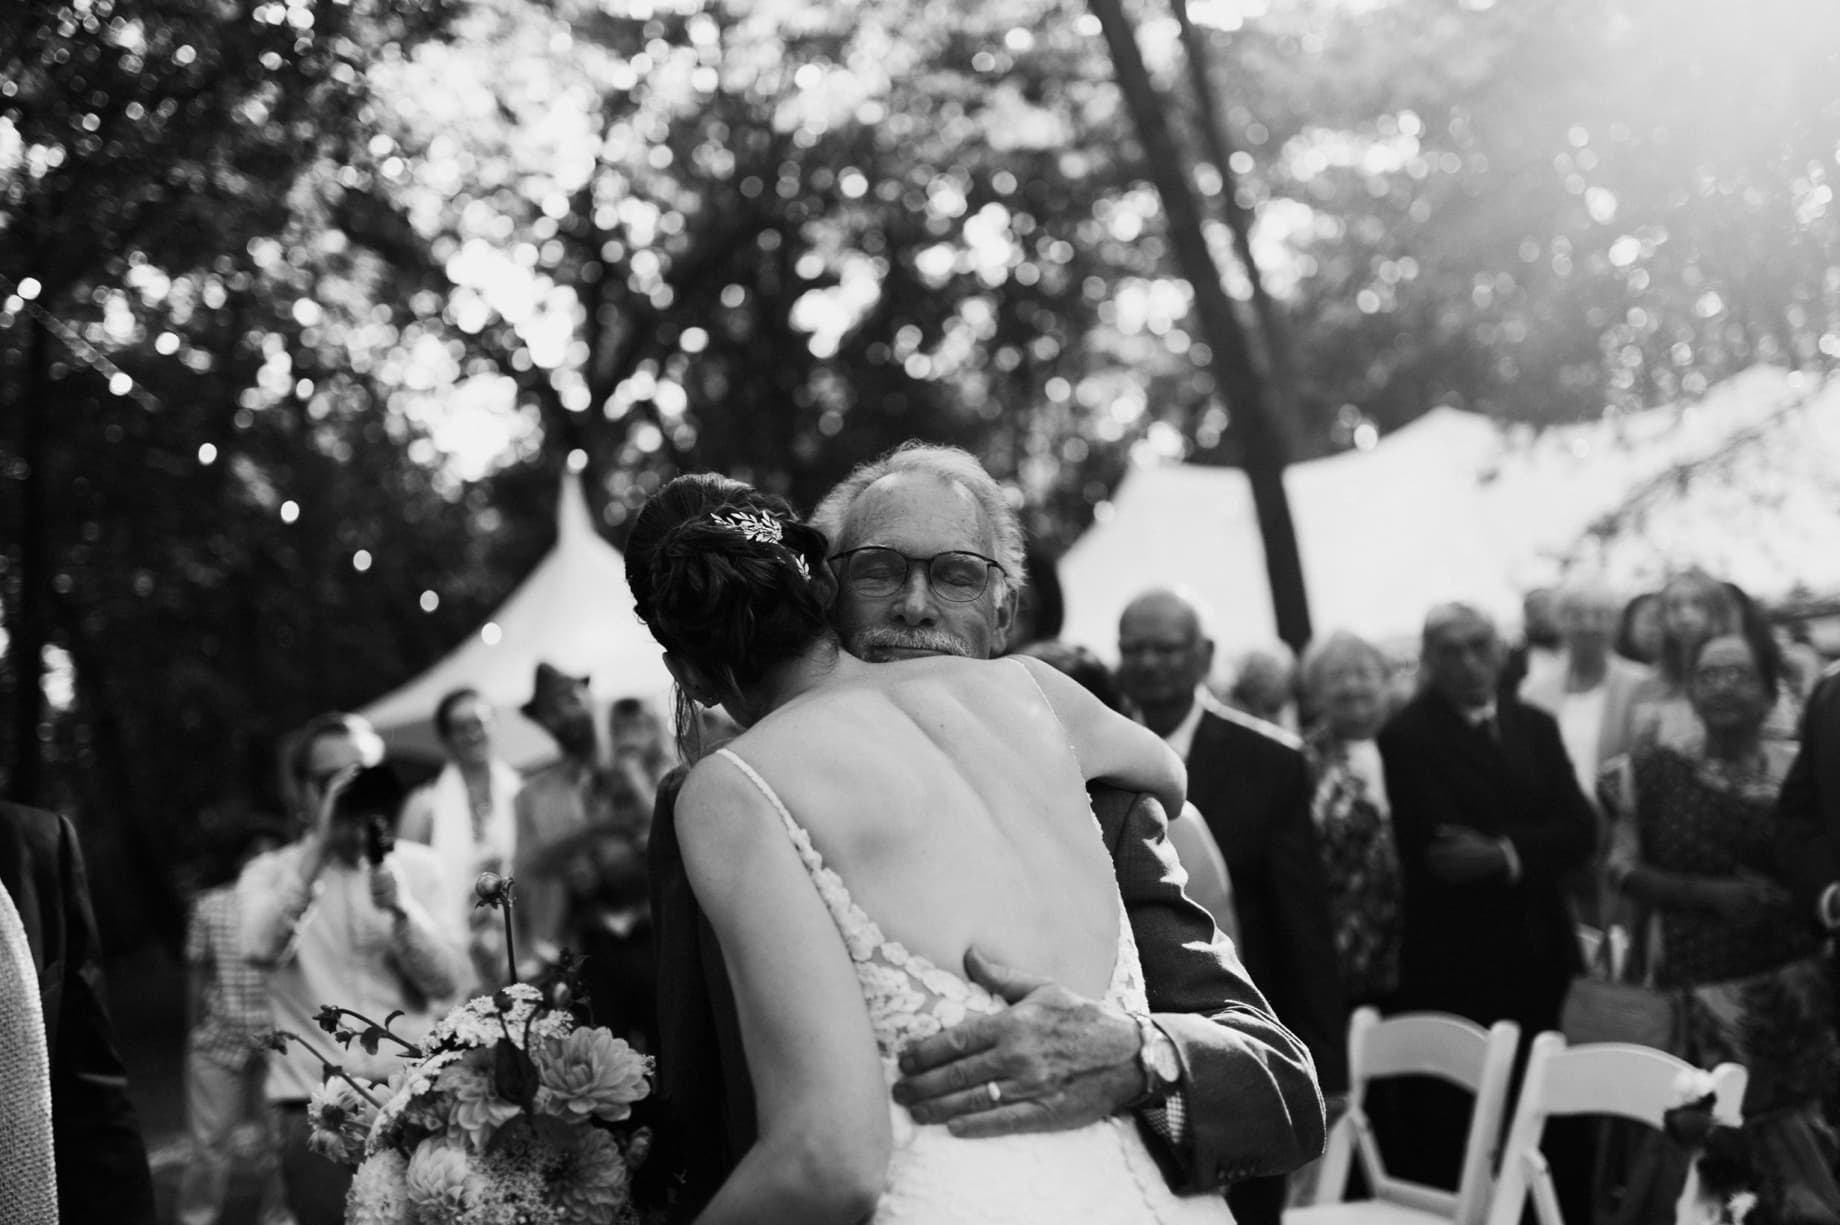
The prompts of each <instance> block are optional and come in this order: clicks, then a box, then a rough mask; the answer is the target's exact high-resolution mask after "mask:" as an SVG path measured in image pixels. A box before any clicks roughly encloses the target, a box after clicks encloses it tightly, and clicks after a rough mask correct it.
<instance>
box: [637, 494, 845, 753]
mask: <svg viewBox="0 0 1840 1225" xmlns="http://www.w3.org/2000/svg"><path fill="white" fill-rule="evenodd" d="M826 549H827V545H826V542H825V539H824V534H823V533H822V532H820V531H818V530H817V529H816V528H811V527H806V526H805V525H804V524H802V523H800V522H799V521H798V519H797V517H796V516H794V514H793V513H792V507H791V506H789V505H788V504H787V503H786V501H785V499H783V498H776V497H774V496H772V495H771V494H765V493H761V492H760V491H759V490H757V489H755V488H753V487H752V486H750V485H744V484H742V483H741V482H740V481H735V480H730V479H729V478H728V477H725V476H717V475H715V474H713V473H698V474H695V475H691V476H680V477H677V478H675V479H674V480H672V481H670V482H669V483H667V484H666V485H665V486H664V488H662V489H660V490H659V491H658V492H657V493H656V494H654V495H652V497H651V499H650V500H649V501H647V502H646V504H645V506H644V507H643V508H642V509H641V510H640V511H639V515H638V518H636V519H635V520H634V521H633V527H632V532H631V534H630V535H628V537H627V538H626V583H627V586H629V587H630V588H632V595H633V603H634V605H635V606H636V608H637V610H638V613H639V619H640V620H641V621H644V622H645V624H646V628H648V629H650V630H651V631H652V637H654V638H656V639H657V640H658V645H660V646H662V647H663V648H664V649H665V650H667V651H669V652H671V653H672V654H673V655H676V656H678V657H679V658H681V659H684V660H687V661H689V662H690V663H693V664H695V665H696V666H697V667H698V668H700V669H701V670H702V671H704V672H705V673H707V674H708V675H710V676H712V677H717V678H721V679H724V680H726V681H728V682H729V683H730V684H731V685H732V686H733V687H734V688H736V689H738V690H739V689H745V688H747V687H748V686H750V685H752V684H754V683H755V682H757V681H759V680H760V679H761V677H763V676H764V675H766V673H767V672H769V671H771V670H772V669H773V667H774V666H775V665H777V664H780V663H782V662H784V661H785V660H788V659H791V658H793V657H794V656H796V655H798V654H799V653H800V652H801V651H803V650H804V649H805V648H806V647H808V646H809V645H810V644H811V643H812V641H813V640H815V639H817V638H818V637H820V636H821V635H823V634H825V633H827V632H829V622H828V620H827V618H826V616H825V609H826V606H827V604H828V597H829V595H830V582H829V579H830V576H829V572H828V571H827V570H826V568H825V560H824V556H825V552H826ZM683 713H684V712H683V711H681V710H680V712H679V723H680V725H681V724H682V722H683ZM685 730H686V729H685V728H683V727H682V726H680V727H679V729H678V731H679V735H680V736H681V735H682V734H683V733H684V731H685Z"/></svg>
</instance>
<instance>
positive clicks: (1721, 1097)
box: [1488, 1033, 1750, 1225]
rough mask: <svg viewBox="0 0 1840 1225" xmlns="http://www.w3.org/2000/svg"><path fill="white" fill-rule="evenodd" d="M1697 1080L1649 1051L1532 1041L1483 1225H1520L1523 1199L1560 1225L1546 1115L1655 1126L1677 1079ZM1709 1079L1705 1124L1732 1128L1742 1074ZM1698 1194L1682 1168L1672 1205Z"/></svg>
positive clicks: (1675, 1101)
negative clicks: (1683, 1181)
mask: <svg viewBox="0 0 1840 1225" xmlns="http://www.w3.org/2000/svg"><path fill="white" fill-rule="evenodd" d="M1704 1075H1706V1074H1705V1073H1703V1072H1701V1071H1700V1069H1699V1068H1697V1067H1695V1066H1694V1065H1693V1064H1690V1063H1688V1062H1687V1061H1686V1060H1684V1059H1680V1058H1677V1057H1675V1056H1673V1055H1670V1054H1668V1053H1667V1052H1666V1051H1659V1050H1656V1049H1655V1048H1654V1047H1650V1046H1635V1045H1633V1044H1630V1043H1624V1042H1591V1043H1586V1044H1585V1045H1583V1046H1574V1047H1569V1048H1568V1047H1567V1046H1566V1043H1565V1039H1564V1037H1562V1036H1561V1035H1559V1034H1556V1033H1544V1034H1541V1035H1540V1036H1539V1037H1537V1038H1535V1039H1534V1040H1533V1050H1532V1053H1531V1054H1530V1055H1529V1056H1528V1058H1527V1074H1526V1075H1525V1076H1524V1077H1523V1078H1522V1080H1521V1092H1520V1100H1519V1101H1518V1103H1517V1104H1516V1105H1515V1108H1514V1123H1513V1125H1512V1126H1511V1127H1510V1128H1509V1129H1508V1140H1507V1144H1506V1146H1505V1147H1504V1148H1503V1150H1502V1158H1501V1169H1500V1172H1499V1173H1498V1174H1497V1176H1496V1183H1495V1196H1494V1199H1493V1201H1492V1202H1491V1203H1490V1205H1489V1214H1488V1225H1520V1220H1521V1212H1522V1209H1523V1208H1524V1206H1525V1204H1526V1200H1527V1198H1528V1197H1529V1196H1532V1198H1533V1204H1534V1211H1535V1213H1536V1215H1537V1216H1538V1218H1539V1222H1540V1225H1565V1223H1564V1218H1563V1217H1562V1216H1561V1215H1560V1212H1559V1200H1558V1196H1557V1194H1556V1193H1555V1192H1554V1189H1553V1181H1552V1171H1551V1169H1550V1168H1549V1167H1548V1166H1547V1164H1546V1159H1545V1157H1544V1156H1542V1155H1541V1152H1540V1140H1541V1137H1542V1136H1543V1135H1544V1134H1545V1131H1546V1120H1547V1119H1548V1118H1551V1117H1552V1116H1553V1115H1576V1114H1592V1115H1613V1116H1616V1117H1618V1118H1624V1119H1633V1120H1635V1121H1636V1122H1638V1123H1646V1124H1648V1125H1649V1126H1650V1127H1653V1128H1656V1129H1659V1128H1660V1127H1661V1124H1662V1116H1663V1115H1664V1114H1665V1113H1666V1112H1667V1111H1668V1110H1669V1109H1671V1108H1673V1107H1675V1106H1679V1105H1681V1104H1683V1100H1682V1083H1683V1080H1685V1079H1687V1078H1696V1077H1700V1076H1704ZM1710 1075H1711V1079H1712V1089H1713V1110H1712V1116H1713V1119H1714V1120H1715V1121H1717V1122H1719V1123H1723V1124H1725V1125H1727V1126H1730V1127H1736V1126H1738V1125H1739V1124H1741V1123H1742V1122H1743V1105H1744V1087H1745V1084H1746V1083H1747V1082H1748V1081H1749V1079H1750V1073H1749V1072H1747V1071H1746V1070H1745V1069H1744V1068H1743V1067H1741V1066H1740V1065H1738V1064H1735V1063H1722V1064H1720V1065H1719V1066H1718V1067H1716V1068H1714V1069H1713V1070H1712V1072H1711V1074H1710ZM1698 1195H1699V1178H1698V1174H1697V1172H1695V1171H1693V1170H1691V1168H1689V1173H1688V1176H1687V1185H1686V1187H1685V1188H1684V1189H1683V1190H1682V1191H1681V1196H1680V1201H1679V1202H1680V1204H1682V1205H1685V1204H1690V1203H1692V1202H1693V1201H1694V1200H1696V1199H1697V1198H1698Z"/></svg>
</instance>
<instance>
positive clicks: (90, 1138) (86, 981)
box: [51, 818, 154, 1225]
mask: <svg viewBox="0 0 1840 1225" xmlns="http://www.w3.org/2000/svg"><path fill="white" fill-rule="evenodd" d="M58 824H59V827H60V829H59V839H58V843H59V845H58V859H59V863H58V875H59V880H60V884H61V885H62V891H63V902H64V934H65V956H64V982H63V1006H62V1008H61V1010H60V1012H59V1015H58V1031H57V1033H56V1034H55V1035H53V1055H52V1061H51V1102H52V1106H51V1113H52V1133H53V1144H54V1145H55V1148H56V1152H57V1176H58V1217H59V1219H60V1220H64V1221H109V1222H122V1223H124V1225H153V1220H154V1211H153V1179H152V1177H151V1176H150V1174H149V1173H148V1168H147V1149H146V1146H145V1145H144V1144H143V1143H142V1141H141V1132H140V1125H139V1122H138V1120H137V1119H136V1118H135V1114H134V1106H133V1104H132V1103H131V1102H129V1100H128V1078H127V1073H126V1072H125V1071H124V1070H123V1068H122V1063H121V1055H120V1053H119V1051H118V1050H117V1049H116V1046H115V1029H114V1026H113V1024H112V1023H111V1022H110V1020H109V1010H108V1002H107V999H106V997H105V993H104V991H103V983H102V964H101V962H102V954H101V948H100V945H99V942H98V939H97V934H96V917H95V914H94V912H93V911H92V910H91V908H90V900H89V882H88V879H87V875H86V873H85V872H84V869H83V854H82V851H81V849H80V848H79V846H78V844H77V835H76V831H75V830H74V829H73V828H72V827H71V825H70V822H69V821H67V820H64V819H62V818H60V819H59V822H58Z"/></svg>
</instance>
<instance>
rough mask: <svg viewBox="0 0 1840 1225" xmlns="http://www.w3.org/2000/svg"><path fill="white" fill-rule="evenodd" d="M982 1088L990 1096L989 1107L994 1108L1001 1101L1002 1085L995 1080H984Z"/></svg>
mask: <svg viewBox="0 0 1840 1225" xmlns="http://www.w3.org/2000/svg"><path fill="white" fill-rule="evenodd" d="M984 1090H985V1092H986V1094H987V1095H988V1096H989V1098H990V1108H991V1109H992V1110H995V1109H996V1108H997V1107H998V1106H999V1105H1001V1104H1002V1102H1003V1086H1002V1085H999V1084H998V1083H997V1082H996V1081H994V1080H992V1081H986V1082H985V1083H984Z"/></svg>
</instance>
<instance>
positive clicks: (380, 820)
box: [333, 762, 408, 864]
mask: <svg viewBox="0 0 1840 1225" xmlns="http://www.w3.org/2000/svg"><path fill="white" fill-rule="evenodd" d="M407 794H408V792H407V789H406V788H405V787H404V786H403V784H402V780H401V779H400V778H398V777H397V775H396V771H395V769H394V768H393V767H391V766H390V765H389V764H388V763H387V762H386V763H382V764H379V765H375V766H370V767H367V768H366V769H363V770H360V771H359V772H358V774H357V777H355V778H353V779H352V780H351V783H350V785H349V786H347V787H346V788H345V790H344V791H343V792H341V793H340V795H339V798H338V801H337V804H336V806H335V807H334V809H333V814H334V815H335V816H339V817H350V818H353V819H356V820H360V821H362V822H363V823H364V857H365V858H366V859H368V860H369V861H370V862H371V863H372V864H379V863H382V862H383V857H384V856H385V855H388V854H389V853H390V849H391V848H392V847H394V846H395V845H396V814H397V811H398V810H399V809H401V808H402V802H403V798H404V797H405V796H406V795H407Z"/></svg>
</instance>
